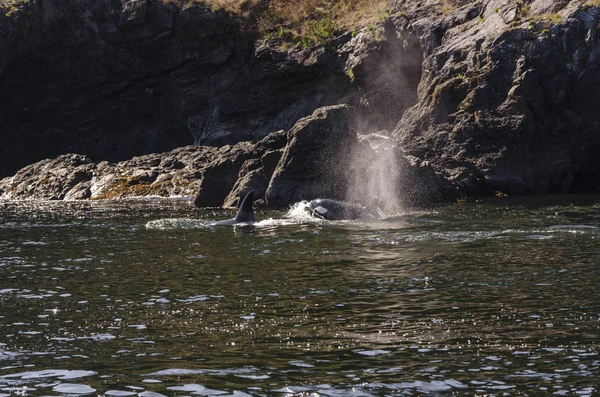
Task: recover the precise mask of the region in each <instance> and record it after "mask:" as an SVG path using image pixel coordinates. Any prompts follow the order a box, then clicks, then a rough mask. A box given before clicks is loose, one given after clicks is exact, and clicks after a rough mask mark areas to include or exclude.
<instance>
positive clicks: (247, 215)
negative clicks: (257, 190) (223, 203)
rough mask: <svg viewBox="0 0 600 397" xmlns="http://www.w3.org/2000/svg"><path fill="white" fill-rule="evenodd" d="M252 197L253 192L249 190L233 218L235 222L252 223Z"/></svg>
mask: <svg viewBox="0 0 600 397" xmlns="http://www.w3.org/2000/svg"><path fill="white" fill-rule="evenodd" d="M253 197H254V190H250V191H249V192H248V194H246V197H244V199H243V200H242V203H241V204H240V208H239V210H238V212H237V214H236V215H235V218H233V219H234V220H235V221H236V222H254V210H253V209H252V202H253V201H254V200H253Z"/></svg>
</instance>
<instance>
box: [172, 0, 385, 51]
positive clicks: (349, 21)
mask: <svg viewBox="0 0 600 397" xmlns="http://www.w3.org/2000/svg"><path fill="white" fill-rule="evenodd" d="M163 1H165V2H173V1H177V0H163ZM182 1H186V0H182ZM186 2H187V4H189V3H190V2H194V3H204V4H207V5H208V6H209V7H211V8H212V9H213V10H226V11H229V12H232V13H235V14H237V15H239V16H240V17H242V18H243V19H244V20H245V22H246V26H247V27H249V28H250V29H253V30H255V31H256V32H257V33H259V34H260V35H261V36H262V37H266V38H279V39H281V40H282V41H283V42H288V43H293V44H301V45H310V44H315V43H320V42H323V41H325V40H327V39H328V38H329V37H331V36H332V35H333V34H334V32H335V31H339V30H341V29H347V30H352V29H356V28H359V27H363V26H369V25H371V24H374V23H375V22H377V21H378V20H381V19H382V18H383V17H385V16H386V15H387V14H386V0H296V1H290V0H187V1H186Z"/></svg>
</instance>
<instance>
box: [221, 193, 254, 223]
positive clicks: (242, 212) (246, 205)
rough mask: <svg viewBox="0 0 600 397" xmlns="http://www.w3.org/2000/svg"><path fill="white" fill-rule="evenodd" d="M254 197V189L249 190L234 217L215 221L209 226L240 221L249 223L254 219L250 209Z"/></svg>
mask: <svg viewBox="0 0 600 397" xmlns="http://www.w3.org/2000/svg"><path fill="white" fill-rule="evenodd" d="M253 197H254V190H250V191H249V192H248V193H247V194H246V197H244V199H243V200H242V203H241V204H240V207H239V209H238V212H237V214H236V215H235V218H231V219H225V220H222V221H217V222H214V223H212V224H211V226H235V225H238V224H240V223H243V224H247V225H251V224H253V223H254V222H255V221H254V210H253V209H252V201H253Z"/></svg>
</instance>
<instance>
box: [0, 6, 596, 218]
mask: <svg viewBox="0 0 600 397" xmlns="http://www.w3.org/2000/svg"><path fill="white" fill-rule="evenodd" d="M599 20H600V4H598V2H595V1H579V0H573V1H550V0H534V1H531V2H529V1H524V0H519V1H506V0H489V1H484V2H482V1H459V0H455V1H451V0H443V1H433V0H427V1H422V2H417V1H412V0H404V1H400V0H390V1H389V3H388V16H387V17H386V18H385V19H384V20H382V21H381V22H380V23H378V24H376V25H373V26H367V27H365V28H362V29H359V30H356V31H354V32H351V33H350V32H338V34H336V35H335V37H333V38H331V39H330V40H329V41H328V42H326V43H325V44H324V45H319V46H314V47H311V48H298V47H292V48H287V49H284V48H282V47H281V46H280V45H279V44H280V43H278V42H277V41H276V40H270V41H265V40H258V39H257V38H256V37H254V36H253V35H252V34H251V32H248V31H246V30H245V29H244V27H243V25H242V24H241V23H240V21H239V20H238V19H237V18H236V17H235V16H233V15H230V14H228V13H226V12H223V11H217V12H215V11H212V10H210V9H208V8H207V7H205V6H203V5H202V4H193V5H190V6H188V7H183V8H181V7H175V6H174V5H169V4H165V3H164V2H162V1H152V0H129V1H125V0H112V1H92V0H88V1H74V0H68V1H58V0H43V1H42V0H38V1H35V2H31V3H30V4H28V5H27V6H26V7H24V8H23V9H21V10H20V11H18V12H16V13H14V14H12V15H10V16H8V17H6V16H0V30H1V31H2V32H3V34H2V38H1V39H0V40H2V41H1V42H0V52H1V56H0V102H1V104H2V109H3V112H2V115H0V130H1V131H2V133H1V135H0V148H1V149H0V150H2V155H1V156H0V158H1V159H2V160H1V161H0V176H1V175H12V174H13V173H14V172H15V171H17V170H18V169H20V168H22V167H24V166H26V165H28V164H31V163H34V162H36V161H39V160H42V159H45V158H54V157H56V156H58V155H60V154H66V153H76V154H77V155H76V156H75V155H68V156H63V157H60V158H59V159H62V161H66V163H64V164H65V166H67V168H68V167H71V168H68V169H69V170H71V171H69V172H66V173H64V174H65V175H64V176H63V177H58V179H59V180H61V181H62V182H61V183H58V182H57V183H56V186H57V188H56V189H54V190H52V189H51V190H47V189H46V190H44V189H42V185H44V186H45V187H47V186H48V185H52V184H51V183H49V182H48V181H50V180H52V178H49V177H48V175H46V178H45V179H46V182H45V183H44V184H42V183H41V180H42V179H44V178H42V179H40V177H37V179H35V178H36V175H37V174H36V172H35V171H34V170H35V169H40V168H43V169H48V170H54V169H56V168H57V167H58V168H60V165H59V164H60V163H48V162H49V161H53V160H45V162H41V163H38V164H37V165H31V166H30V167H29V168H26V169H24V170H22V171H21V172H20V173H19V174H17V175H16V176H15V177H12V178H6V179H4V180H3V181H1V182H0V194H2V191H3V192H4V197H32V198H35V197H38V198H41V197H52V198H89V197H96V198H98V197H122V196H128V195H146V194H159V195H170V194H190V193H191V192H192V191H193V192H199V194H198V195H197V198H196V203H197V204H198V205H201V206H213V205H223V204H228V205H231V204H234V203H235V200H236V198H237V197H238V196H239V193H240V191H242V190H243V189H247V188H250V187H253V188H255V189H259V190H260V191H261V192H264V193H261V195H262V194H264V197H263V198H264V199H265V200H266V201H267V202H268V201H269V199H270V202H271V204H272V205H277V206H281V205H285V204H287V203H289V202H290V201H292V200H296V199H298V198H306V199H309V198H314V197H312V196H314V195H315V194H317V191H318V194H325V193H327V194H330V195H332V196H337V197H341V196H346V197H352V196H353V194H352V190H353V187H354V189H356V187H357V183H358V185H360V184H361V183H362V186H363V187H365V186H369V184H368V182H369V181H372V179H373V175H375V174H377V175H379V176H381V167H384V168H385V167H387V169H388V170H390V171H393V172H388V173H387V178H388V180H387V181H384V182H383V184H384V185H385V184H386V183H387V185H388V186H391V189H392V190H393V191H392V195H396V196H400V197H403V198H404V199H405V202H407V203H417V204H418V203H424V202H431V201H437V200H444V199H449V198H456V197H460V196H471V195H481V194H494V193H495V192H496V191H501V192H504V193H508V194H536V193H558V192H575V191H596V190H598V187H599V186H600V176H598V175H600V174H599V173H598V167H599V164H600V134H599V132H600V116H599V113H598V112H597V111H596V109H598V105H599V104H600V94H598V92H599V91H598V88H600V70H599V68H600V58H599V57H600V44H599V42H598V35H599V34H600V30H599V26H600V23H599ZM342 103H345V104H348V105H349V106H350V107H341V108H340V107H339V106H338V107H336V106H334V107H330V105H336V104H342ZM323 106H329V107H325V108H322V109H321V110H318V109H319V108H321V107H323ZM344 109H346V110H344ZM313 112H315V113H314V114H313ZM311 114H312V116H310V117H308V118H307V119H302V118H303V117H306V116H309V115H311ZM320 120H321V121H320ZM280 130H282V131H281V132H275V131H280ZM373 132H377V133H378V134H376V136H377V137H381V136H384V137H385V136H388V137H391V139H389V138H385V139H384V140H383V141H382V140H381V139H379V138H377V139H376V140H373V139H370V138H368V137H367V138H366V139H363V138H361V139H357V136H356V135H357V134H362V135H366V134H369V133H373ZM271 133H272V134H271ZM375 141H377V142H375ZM238 142H245V143H238ZM382 142H384V144H382ZM192 143H195V144H197V145H204V146H195V147H194V146H186V145H189V144H192ZM236 143H237V144H236ZM231 144H236V145H235V146H226V147H225V148H221V149H219V148H218V147H216V146H222V145H231ZM205 145H211V146H213V147H207V146H205ZM180 146H185V147H182V148H179V149H175V150H174V151H172V152H169V150H170V149H172V148H175V147H180ZM321 151H322V153H321ZM154 152H157V153H158V152H160V153H163V154H150V153H154ZM135 155H146V156H143V157H138V158H137V160H136V159H134V160H131V161H126V160H127V159H130V158H131V157H133V156H135ZM182 156H183V157H182ZM319 156H322V157H319ZM384 156H385V157H386V158H389V159H391V160H390V162H388V163H383V164H382V163H381V161H378V160H377V159H382V158H383V157H384ZM313 157H314V158H318V160H315V161H316V162H315V161H308V159H309V158H313ZM59 159H57V160H54V161H59ZM168 159H170V160H173V161H170V160H168ZM331 159H333V161H334V163H332V164H329V163H328V162H327V161H328V160H331ZM163 160H164V162H165V164H167V163H169V164H171V163H173V164H177V166H176V167H175V168H176V169H178V170H185V176H184V177H183V178H180V175H178V176H174V175H175V174H174V171H173V169H172V168H169V167H162V164H163ZM302 160H305V161H304V162H302ZM117 161H121V162H119V163H117ZM336 161H337V162H336ZM86 164H88V165H86ZM100 164H102V165H101V166H100ZM136 164H137V165H136ZM142 164H145V165H142ZM319 164H327V167H325V168H326V169H327V170H331V169H334V168H335V170H336V171H335V172H331V173H327V172H321V171H323V169H322V168H323V167H321V168H319ZM334 165H335V167H334ZM44 167H46V168H44ZM73 167H74V168H73ZM78 167H83V168H78ZM86 167H87V168H86ZM106 167H112V168H110V172H107V173H106V174H105V175H108V174H110V175H113V177H114V178H117V179H118V178H121V177H122V179H121V182H122V183H121V185H120V186H121V187H123V186H125V187H127V186H133V185H137V184H138V183H133V182H132V181H134V180H138V179H135V178H134V179H131V178H132V176H133V173H134V171H135V170H137V171H135V172H138V171H139V172H142V171H140V169H142V170H144V171H143V172H150V174H149V175H150V176H148V175H147V174H144V175H146V176H143V178H142V180H143V179H144V178H146V179H145V180H146V182H144V184H143V185H144V186H145V188H143V189H138V190H135V189H129V188H127V189H121V190H119V189H114V190H112V192H113V193H118V194H112V195H111V194H108V193H107V192H108V191H105V193H106V194H100V193H99V192H100V191H103V190H102V189H99V188H98V186H99V185H98V184H97V181H98V180H99V179H98V178H97V175H100V174H99V172H100V171H99V170H100V169H104V170H105V171H108V170H109V168H106ZM177 167H178V168H177ZM376 167H379V169H377V170H376V169H375V168H376ZM76 168H77V169H79V170H80V171H81V172H79V171H77V172H76V170H75V169H76ZM27 170H29V172H26V171H27ZM82 170H83V171H82ZM115 170H120V171H115ZM342 171H344V172H345V173H344V172H342ZM181 172H183V171H181ZM74 173H75V174H76V175H79V177H77V178H75V177H74V176H73V175H75V174H74ZM82 173H83V174H82ZM95 173H96V174H97V175H96V174H95ZM176 173H179V171H177V172H176ZM374 173H375V174H374ZM38 174H39V173H38ZM67 175H68V177H67ZM81 175H88V176H86V177H81ZM94 175H96V179H93V178H95V176H94ZM18 176H20V177H18ZM113 177H111V178H113ZM31 178H34V179H31ZM61 178H62V179H61ZM78 178H79V179H81V180H79V179H78ZM114 178H113V179H114ZM127 178H129V179H127ZM136 178H137V176H136ZM176 178H180V179H178V180H179V181H182V180H183V181H186V182H185V184H178V183H175V184H172V185H168V186H170V187H169V188H167V189H163V190H160V189H158V188H157V189H151V188H149V186H150V185H152V184H156V183H157V182H161V181H164V180H169V181H173V180H175V179H176ZM109 179H110V178H109ZM107 180H108V179H107ZM111 180H112V179H111ZM35 181H37V183H36V182H35ZM86 181H87V182H86ZM92 181H94V182H92ZM123 181H124V182H123ZM357 181H358V182H357ZM360 181H363V182H360ZM80 183H83V185H79V188H78V189H76V190H73V192H71V193H70V191H71V190H72V188H74V186H76V185H78V184H80ZM86 183H87V185H86ZM109 185H110V184H105V186H109ZM117 185H118V184H117ZM184 185H187V186H188V188H183V187H182V186H184ZM217 185H218V186H219V189H214V188H212V187H213V186H217ZM324 185H325V186H329V187H330V189H329V190H327V189H324V188H323V186H324ZM36 186H37V188H36ZM64 186H70V188H69V189H67V190H66V191H65V190H64ZM93 186H96V187H95V188H94V187H93ZM103 186H104V185H103ZM115 186H116V185H115ZM157 186H158V185H157ZM162 186H164V185H162ZM173 186H179V187H178V188H174V187H173ZM286 186H287V187H286ZM319 186H321V187H320V188H319ZM146 187H148V189H146ZM86 189H87V190H86ZM330 190H331V191H330ZM388 190H389V189H388ZM50 191H53V192H54V193H49V192H50ZM58 191H60V192H61V193H57V192H58ZM18 192H21V193H18ZM25 192H28V193H25ZM82 192H83V193H82ZM324 192H325V193H324ZM380 193H381V195H383V193H382V192H380ZM387 193H388V194H389V193H390V192H387Z"/></svg>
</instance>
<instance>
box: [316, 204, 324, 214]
mask: <svg viewBox="0 0 600 397" xmlns="http://www.w3.org/2000/svg"><path fill="white" fill-rule="evenodd" d="M315 212H316V213H317V214H319V215H325V214H326V213H327V208H324V207H321V206H318V207H317V208H315Z"/></svg>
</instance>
